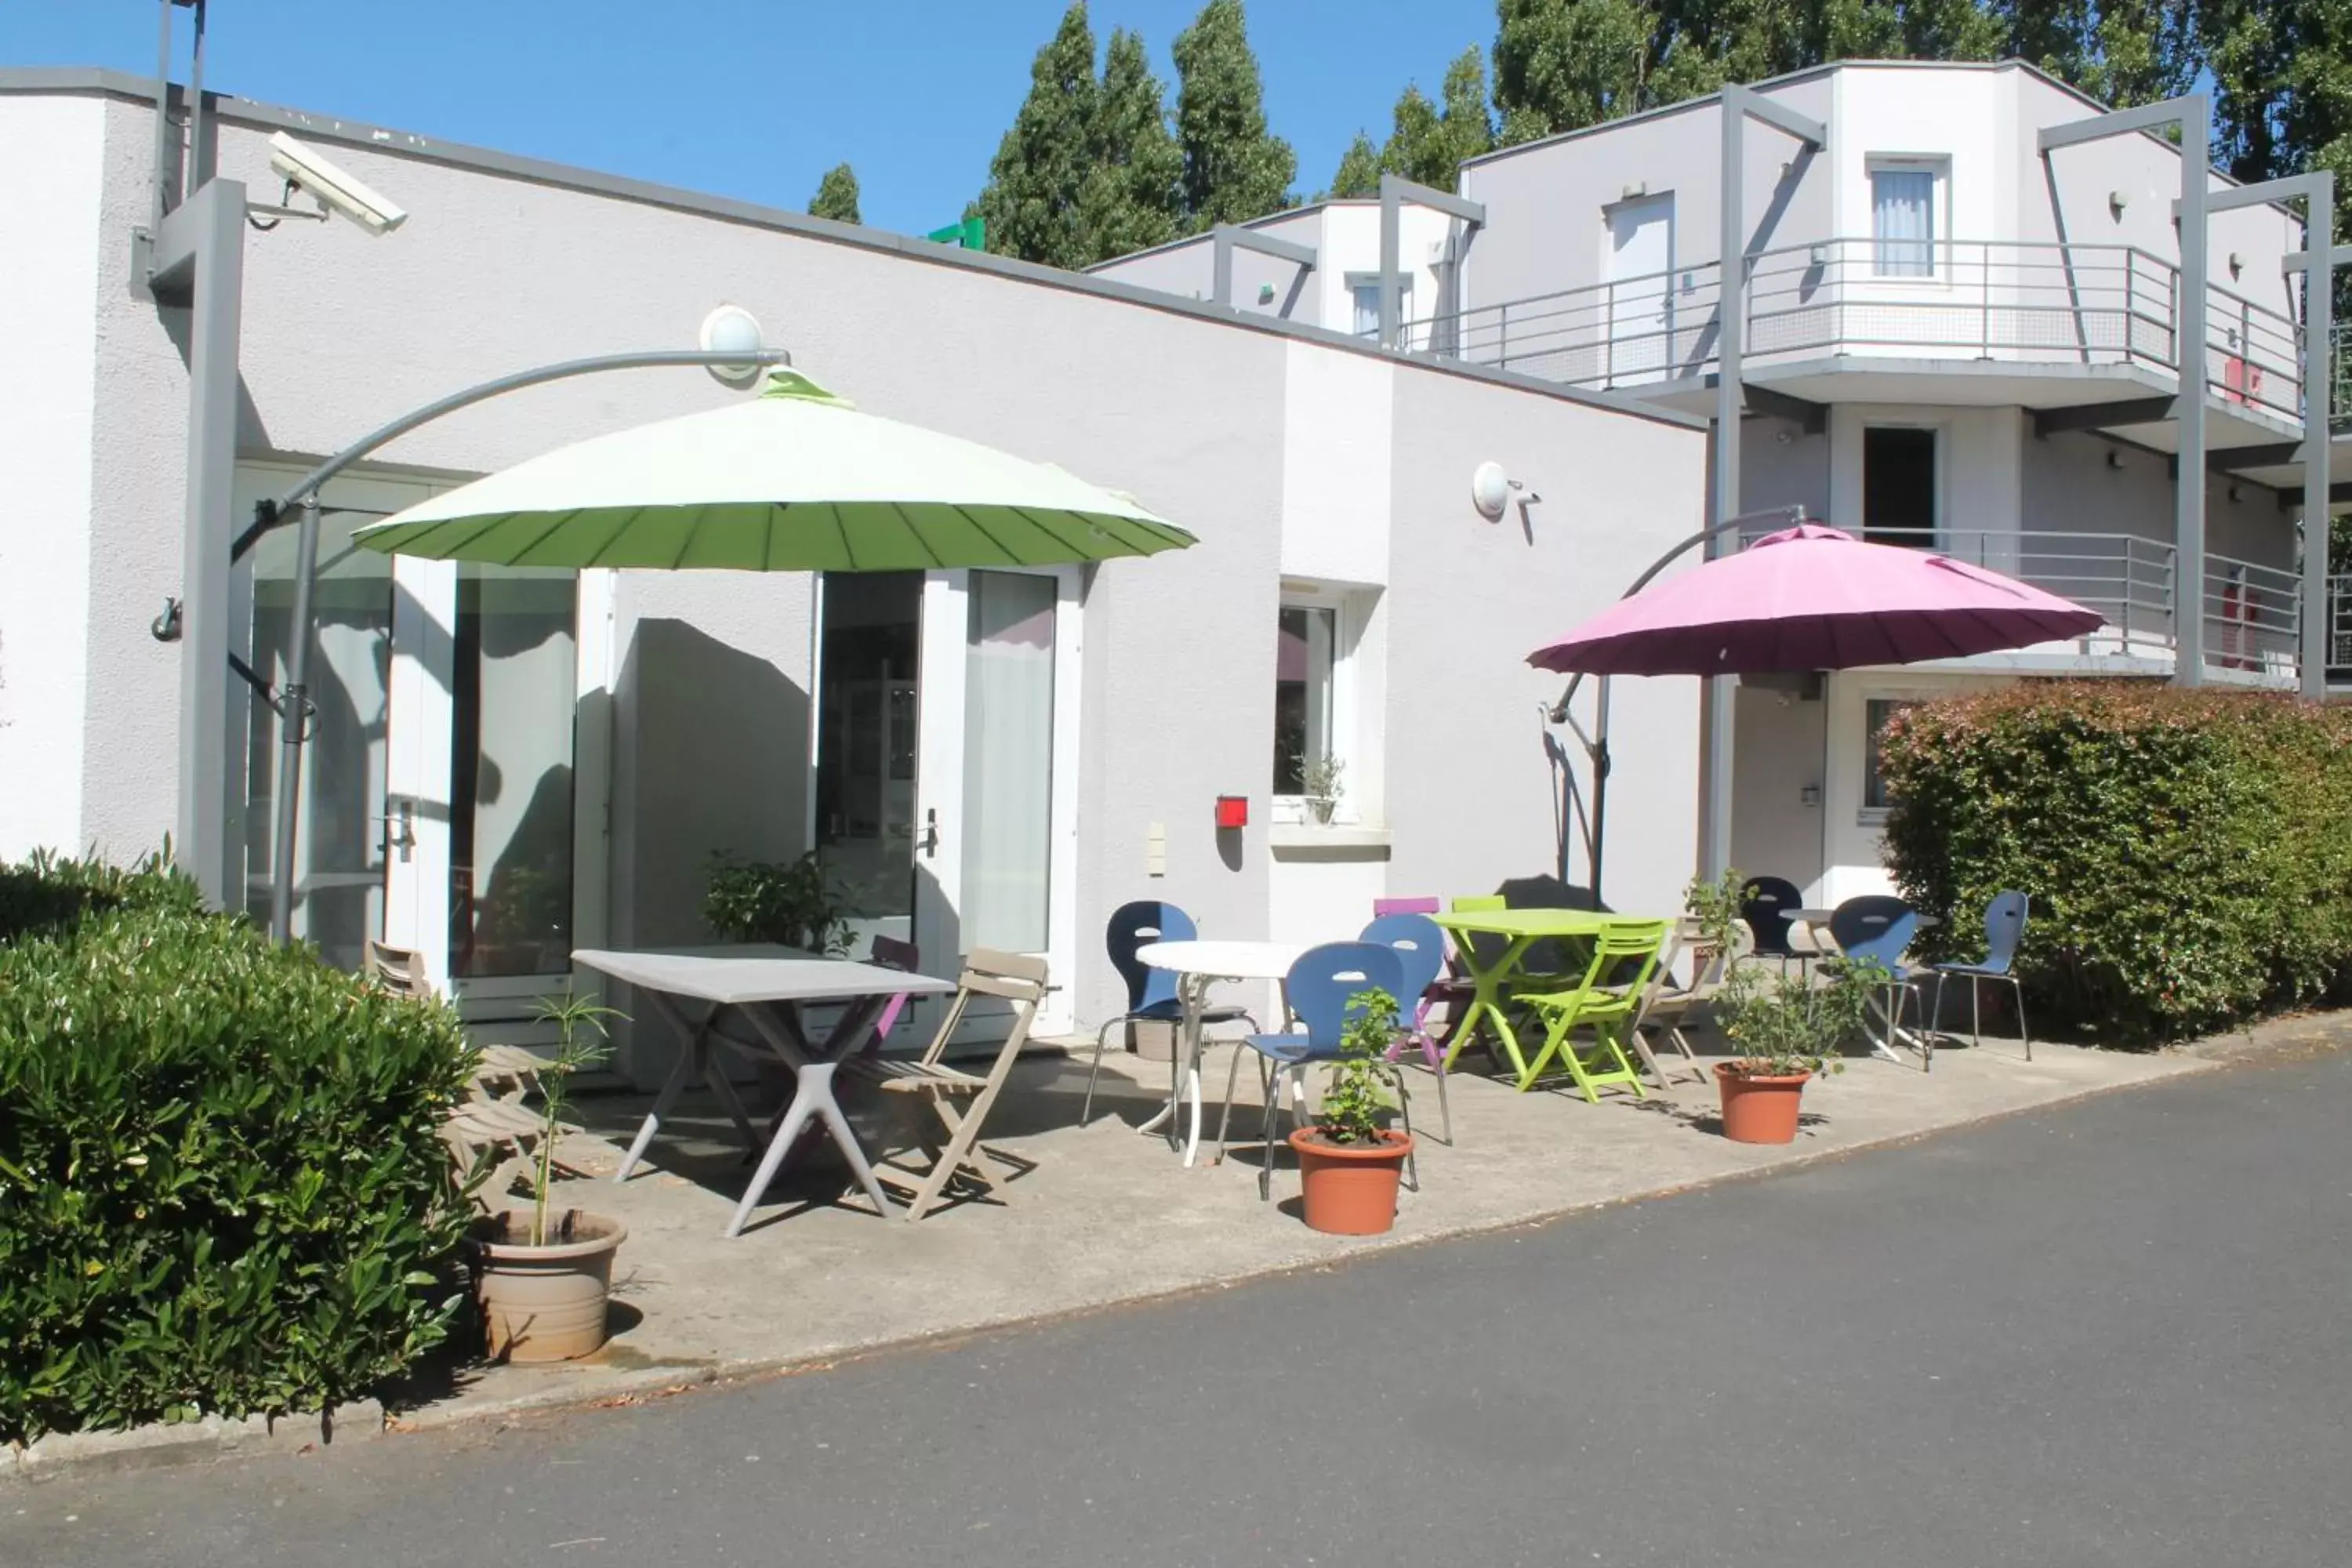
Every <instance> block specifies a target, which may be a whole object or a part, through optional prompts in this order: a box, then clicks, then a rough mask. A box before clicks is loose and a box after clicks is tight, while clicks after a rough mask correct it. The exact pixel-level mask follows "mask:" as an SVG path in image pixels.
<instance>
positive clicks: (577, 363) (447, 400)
mask: <svg viewBox="0 0 2352 1568" xmlns="http://www.w3.org/2000/svg"><path fill="white" fill-rule="evenodd" d="M791 361H792V355H791V354H789V353H786V352H785V351H784V350H782V349H744V350H732V351H730V350H713V349H653V350H647V351H643V352H639V353H618V354H598V355H596V356H594V357H593V358H590V359H575V360H565V361H562V363H556V364H549V365H541V366H539V367H538V368H536V369H533V370H525V371H518V372H516V373H515V374H512V375H502V376H499V377H498V378H497V379H496V380H494V381H486V382H483V383H482V384H479V385H478V386H469V387H467V388H466V389H465V390H464V391H463V392H455V393H452V394H450V395H448V396H446V397H444V398H439V399H437V400H436V401H434V402H432V403H428V404H426V405H425V406H423V407H422V408H417V409H413V410H411V411H410V412H408V413H406V414H404V415H402V416H400V417H399V418H397V419H395V420H394V421H392V423H390V424H388V425H383V426H378V427H377V428H376V429H374V430H372V431H370V432H368V434H366V435H364V436H362V437H360V438H359V439H358V440H356V441H354V442H352V444H351V445H350V446H348V447H344V448H343V449H342V450H341V451H340V452H337V453H336V454H335V455H334V456H333V457H331V458H328V459H327V460H326V461H325V462H323V463H320V465H319V466H318V467H317V468H312V469H311V470H310V472H309V473H307V474H305V475H303V476H302V477H301V478H300V479H298V480H296V481H295V483H294V486H293V488H292V489H289V490H288V491H287V492H286V493H285V494H283V495H281V496H279V497H278V499H277V500H266V501H263V502H261V503H259V504H258V505H257V506H256V507H255V508H254V521H253V526H252V527H251V528H249V529H247V531H245V532H244V533H243V534H242V535H241V536H239V537H238V539H237V541H236V543H235V544H234V545H233V546H231V547H230V548H229V549H228V550H226V551H225V552H221V555H220V561H219V571H220V574H221V581H222V584H223V600H224V602H226V584H227V581H228V569H229V567H230V566H231V565H233V564H234V563H236V561H237V560H238V559H241V558H243V556H244V555H245V553H246V552H247V551H249V550H251V549H252V548H253V546H254V545H255V544H256V543H257V542H259V541H260V539H261V536H262V535H263V534H264V533H266V532H268V531H269V530H271V529H272V528H275V527H277V526H278V525H279V523H280V522H282V521H284V518H285V515H286V513H287V512H288V511H289V510H293V509H295V508H297V507H299V508H300V509H301V519H300V532H299V535H298V536H297V541H296V543H295V547H294V606H293V619H292V622H291V635H290V637H289V638H288V641H287V647H286V684H285V686H284V687H283V688H282V689H279V690H278V691H276V692H274V693H271V694H270V698H269V701H270V706H271V707H272V708H273V709H274V710H276V711H277V714H278V758H279V762H278V780H277V787H276V789H275V790H274V791H273V813H274V817H275V820H274V822H273V823H272V826H273V828H274V830H275V832H274V844H275V847H274V848H273V849H272V851H271V854H270V861H269V940H270V941H272V942H276V943H278V945H279V946H281V947H282V946H284V945H285V944H286V943H287V942H290V941H292V940H293V935H294V849H295V843H296V837H297V833H298V830H299V826H300V824H301V810H300V808H301V795H302V747H303V746H304V745H305V744H306V743H307V742H309V740H310V685H309V673H310V672H309V666H310V637H311V632H312V627H311V625H310V592H311V588H312V586H313V583H314V580H315V579H316V577H317V576H318V571H319V492H320V490H321V489H324V488H325V486H326V484H327V481H328V480H330V479H333V478H334V477H335V476H336V475H337V474H340V473H341V472H342V471H343V470H344V469H345V468H350V467H351V466H352V464H353V463H356V462H358V461H360V460H361V459H362V458H365V457H366V456H367V455H368V454H369V453H371V452H373V451H375V450H376V449H377V448H378V447H383V446H385V445H387V444H389V443H390V442H393V441H396V440H398V439H399V438H400V437H403V436H405V435H407V434H408V433H409V432H410V431H411V430H414V429H415V428H416V427H417V426H420V425H427V424H430V423H432V422H433V421H434V420H436V419H438V418H440V417H441V416H443V415H445V414H451V413H455V412H456V411H457V410H458V409H460V408H465V407H468V406H470V405H474V404H477V403H480V402H482V401H483V400H485V399H487V398H491V397H496V396H498V395H499V394H500V393H505V392H513V391H517V390H519V389H520V388H522V387H526V386H539V385H541V384H545V383H547V382H551V381H564V380H568V379H570V378H571V377H572V376H577V375H593V374H597V373H599V372H602V371H608V370H649V369H655V368H659V367H662V366H670V365H700V366H704V367H706V368H708V367H713V366H719V365H747V364H748V365H770V364H788V363H791ZM231 406H232V407H233V406H234V405H231ZM232 435H233V433H232ZM230 458H231V466H232V467H234V460H235V451H234V449H233V447H232V450H231V453H230ZM227 657H228V650H227V647H226V639H225V638H224V641H223V647H222V649H221V660H222V669H223V670H224V671H225V670H226V659H227ZM221 679H222V684H223V686H224V687H226V676H225V674H224V675H223V676H222V678H221ZM223 718H224V720H226V710H224V713H223ZM213 733H215V734H218V733H220V731H219V730H218V729H215V731H213ZM213 773H214V774H215V779H214V787H215V789H216V790H217V789H220V788H221V787H222V784H221V781H220V779H219V778H218V777H217V776H216V775H217V774H218V773H219V770H217V769H215V770H213Z"/></svg>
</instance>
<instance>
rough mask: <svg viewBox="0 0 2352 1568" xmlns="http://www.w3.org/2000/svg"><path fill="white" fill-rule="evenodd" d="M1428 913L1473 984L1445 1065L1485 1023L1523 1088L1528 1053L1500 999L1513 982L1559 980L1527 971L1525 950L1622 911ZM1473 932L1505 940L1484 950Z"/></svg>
mask: <svg viewBox="0 0 2352 1568" xmlns="http://www.w3.org/2000/svg"><path fill="white" fill-rule="evenodd" d="M1429 918H1430V919H1432V920H1433V921H1436V922H1437V923H1438V924H1439V925H1440V926H1442V927H1443V928H1444V930H1445V931H1447V932H1449V933H1450V934H1451V935H1452V936H1453V937H1454V951H1455V952H1459V953H1460V954H1461V955H1462V966H1463V967H1464V968H1465V969H1466V970H1468V971H1469V972H1470V984H1471V986H1472V990H1473V994H1472V996H1471V998H1470V1005H1469V1006H1468V1007H1466V1008H1465V1009H1464V1011H1463V1015H1462V1023H1461V1026H1460V1027H1458V1028H1456V1029H1455V1030H1454V1042H1453V1044H1452V1045H1451V1046H1449V1047H1447V1048H1446V1052H1445V1067H1446V1069H1447V1070H1448V1071H1451V1070H1452V1069H1453V1067H1454V1058H1456V1057H1458V1056H1460V1055H1461V1054H1462V1047H1465V1046H1466V1045H1468V1044H1469V1043H1470V1041H1471V1038H1472V1037H1474V1036H1475V1035H1476V1034H1477V1032H1478V1029H1479V1027H1480V1026H1481V1025H1484V1026H1486V1028H1487V1029H1488V1030H1489V1031H1490V1032H1491V1033H1492V1034H1493V1036H1494V1038H1495V1043H1496V1047H1498V1048H1499V1049H1500V1050H1501V1051H1502V1053H1503V1055H1504V1056H1506V1057H1507V1058H1510V1065H1511V1071H1512V1074H1513V1076H1514V1077H1516V1078H1517V1079H1518V1080H1519V1086H1520V1087H1521V1088H1522V1089H1524V1088H1526V1087H1527V1085H1528V1082H1529V1081H1530V1079H1529V1075H1528V1056H1527V1053H1526V1052H1525V1051H1523V1050H1521V1049H1520V1047H1519V1037H1518V1035H1517V1031H1515V1030H1514V1029H1513V1028H1512V1026H1511V1017H1510V1015H1509V1014H1508V1013H1507V1012H1506V1011H1505V1010H1504V1007H1503V1003H1504V1001H1505V999H1506V998H1507V996H1508V995H1509V994H1510V990H1511V987H1512V985H1513V984H1516V983H1520V982H1525V981H1538V980H1539V981H1541V982H1542V983H1543V984H1545V985H1546V986H1547V987H1548V988H1550V989H1558V988H1559V977H1558V976H1557V975H1538V974H1534V973H1528V972H1527V971H1526V969H1525V967H1524V966H1525V964H1526V963H1527V957H1528V952H1529V951H1530V950H1531V949H1533V948H1534V947H1535V946H1536V944H1537V943H1538V942H1552V941H1569V942H1590V941H1591V939H1592V938H1594V937H1596V936H1598V935H1599V934H1600V933H1601V928H1602V927H1604V926H1606V925H1608V924H1609V923H1610V922H1611V921H1616V920H1619V919H1621V918H1622V917H1621V916H1617V915H1607V914H1601V913H1598V912H1596V911H1594V910H1454V911H1453V912H1451V913H1448V914H1442V915H1432V916H1430V917H1429ZM1473 936H1497V937H1501V938H1502V939H1503V945H1502V946H1501V947H1500V948H1496V947H1494V946H1493V945H1492V944H1491V943H1489V944H1486V946H1487V948H1488V951H1487V952H1486V953H1485V954H1484V955H1482V954H1481V953H1480V952H1479V951H1478V947H1479V945H1480V944H1477V943H1474V942H1471V941H1470V940H1469V939H1470V938H1471V937H1473Z"/></svg>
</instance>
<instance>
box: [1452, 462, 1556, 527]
mask: <svg viewBox="0 0 2352 1568" xmlns="http://www.w3.org/2000/svg"><path fill="white" fill-rule="evenodd" d="M1514 495H1516V496H1517V498H1518V501H1519V504H1520V505H1521V506H1525V505H1527V504H1528V502H1529V501H1538V500H1543V497H1541V496H1539V495H1538V494H1536V492H1535V491H1533V490H1531V489H1528V487H1527V486H1525V485H1523V484H1521V483H1520V482H1519V481H1518V480H1517V479H1513V478H1511V476H1510V475H1508V474H1507V473H1505V472H1504V471H1503V465H1502V464H1500V463H1481V464H1479V465H1478V467H1477V468H1476V469H1475V470H1474V471H1473V472H1472V473H1471V475H1470V504H1471V505H1472V506H1475V507H1476V508H1477V509H1478V515H1479V516H1481V517H1483V518H1485V519H1486V521H1488V522H1500V521H1502V520H1503V513H1504V512H1505V511H1506V510H1508V509H1509V507H1510V504H1511V498H1512V497H1513V496H1514Z"/></svg>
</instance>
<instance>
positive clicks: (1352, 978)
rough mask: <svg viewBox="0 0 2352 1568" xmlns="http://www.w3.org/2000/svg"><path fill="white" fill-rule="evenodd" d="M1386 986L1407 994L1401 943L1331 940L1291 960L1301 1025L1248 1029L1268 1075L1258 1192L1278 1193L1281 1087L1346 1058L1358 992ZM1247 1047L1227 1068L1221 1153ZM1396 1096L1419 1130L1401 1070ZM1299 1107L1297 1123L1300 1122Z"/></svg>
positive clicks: (1288, 992)
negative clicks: (1343, 1042) (1271, 1031)
mask: <svg viewBox="0 0 2352 1568" xmlns="http://www.w3.org/2000/svg"><path fill="white" fill-rule="evenodd" d="M1374 990H1378V991H1385V992H1387V993H1388V994H1390V995H1391V996H1396V997H1402V995H1403V993H1404V966H1403V964H1402V963H1400V962H1398V959H1397V952H1396V950H1395V949H1394V948H1392V947H1385V946H1382V945H1381V943H1379V942H1325V943H1324V944H1323V945H1322V946H1321V947H1310V948H1308V949H1307V951H1306V952H1303V953H1300V954H1299V955H1298V961H1297V963H1293V964H1292V965H1291V966H1290V973H1289V975H1288V976H1287V977H1286V979H1284V981H1283V983H1282V993H1283V997H1284V1000H1286V1002H1287V1003H1288V1004H1289V1005H1290V1015H1291V1017H1292V1018H1293V1019H1294V1020H1295V1021H1296V1023H1297V1025H1298V1027H1297V1028H1296V1029H1293V1030H1291V1031H1289V1032H1287V1033H1285V1034H1279V1035H1256V1034H1253V1035H1246V1036H1244V1037H1243V1039H1242V1045H1243V1047H1244V1048H1246V1049H1248V1050H1252V1051H1255V1052H1256V1053H1257V1057H1258V1067H1259V1070H1260V1071H1262V1072H1264V1073H1265V1121H1264V1122H1263V1123H1261V1125H1262V1126H1263V1127H1264V1128H1265V1158H1264V1159H1263V1160H1262V1161H1261V1162H1260V1163H1259V1165H1258V1173H1257V1195H1258V1196H1259V1197H1260V1198H1261V1199H1265V1198H1270V1197H1272V1196H1273V1195H1274V1152H1275V1148H1276V1144H1277V1143H1278V1142H1279V1140H1278V1139H1277V1138H1276V1131H1277V1129H1276V1125H1275V1113H1276V1110H1277V1108H1278V1107H1279V1105H1280V1103H1281V1097H1282V1088H1283V1085H1284V1084H1285V1083H1286V1082H1287V1083H1290V1084H1292V1085H1294V1086H1296V1087H1297V1089H1298V1091H1299V1092H1300V1093H1301V1094H1304V1092H1305V1089H1306V1083H1305V1075H1306V1071H1307V1068H1310V1067H1312V1066H1314V1065H1315V1064H1316V1063H1318V1062H1335V1061H1338V1060H1339V1055H1340V1044H1339V1042H1340V1037H1341V1035H1342V1033H1343V1032H1344V1031H1345V1030H1346V1028H1347V1026H1348V1023H1349V1020H1350V1019H1351V1018H1354V1017H1356V1016H1358V1015H1360V1013H1361V1012H1362V1011H1363V1009H1362V1008H1360V1007H1359V1006H1356V1005H1354V1001H1353V999H1354V998H1355V997H1356V996H1357V995H1359V994H1361V993H1363V992H1366V991H1374ZM1241 1065H1242V1053H1241V1052H1240V1051H1235V1052H1234V1065H1233V1067H1232V1068H1230V1069H1229V1070H1228V1071H1227V1072H1226V1074H1225V1110H1224V1114H1223V1116H1222V1117H1221V1118H1219V1120H1218V1122H1217V1158H1218V1160H1219V1161H1220V1162H1222V1161H1223V1159H1224V1156H1225V1129H1226V1126H1227V1125H1228V1124H1229V1123H1230V1122H1231V1121H1233V1119H1234V1079H1236V1078H1237V1077H1239V1075H1240V1073H1241ZM1397 1100H1398V1102H1399V1106H1400V1108H1401V1109H1402V1111H1403V1115H1404V1130H1405V1131H1406V1132H1407V1133H1410V1132H1412V1107H1411V1104H1410V1103H1409V1102H1407V1101H1406V1100H1405V1098H1404V1075H1403V1074H1402V1073H1399V1074H1398V1075H1397ZM1296 1120H1297V1119H1296V1113H1295V1112H1294V1115H1293V1122H1294V1125H1295V1124H1296ZM1406 1169H1407V1172H1408V1179H1409V1180H1410V1181H1412V1183H1413V1184H1414V1185H1415V1188H1416V1190H1418V1184H1419V1181H1420V1176H1419V1173H1418V1172H1416V1171H1414V1170H1413V1169H1412V1165H1411V1163H1408V1164H1407V1166H1406Z"/></svg>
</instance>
